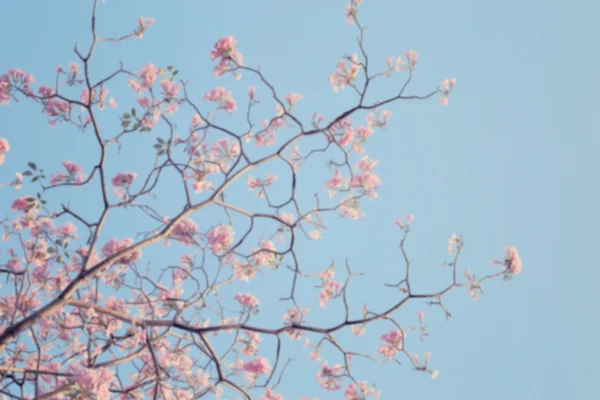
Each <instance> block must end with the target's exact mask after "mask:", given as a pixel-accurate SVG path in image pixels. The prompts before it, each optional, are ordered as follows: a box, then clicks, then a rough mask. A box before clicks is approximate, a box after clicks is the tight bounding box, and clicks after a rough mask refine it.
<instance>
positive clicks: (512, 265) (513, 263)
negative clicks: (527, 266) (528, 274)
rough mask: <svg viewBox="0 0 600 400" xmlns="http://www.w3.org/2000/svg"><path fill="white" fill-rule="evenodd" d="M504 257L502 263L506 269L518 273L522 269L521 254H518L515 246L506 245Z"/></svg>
mask: <svg viewBox="0 0 600 400" xmlns="http://www.w3.org/2000/svg"><path fill="white" fill-rule="evenodd" d="M505 250H506V257H505V258H504V265H506V267H507V270H508V271H510V272H511V273H513V274H516V275H518V274H520V273H521V271H522V270H523V262H522V261H521V256H519V252H518V251H517V248H516V247H513V246H506V247H505Z"/></svg>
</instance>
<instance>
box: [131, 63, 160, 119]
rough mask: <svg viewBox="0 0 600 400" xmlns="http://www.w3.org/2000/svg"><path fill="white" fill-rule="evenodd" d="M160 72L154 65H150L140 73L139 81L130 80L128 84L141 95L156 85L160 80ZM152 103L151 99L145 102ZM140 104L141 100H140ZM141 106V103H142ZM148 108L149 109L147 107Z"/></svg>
mask: <svg viewBox="0 0 600 400" xmlns="http://www.w3.org/2000/svg"><path fill="white" fill-rule="evenodd" d="M158 74H159V70H158V68H156V67H155V66H154V64H152V63H148V64H146V65H144V67H143V68H142V69H141V70H140V72H139V73H138V77H139V80H136V79H130V80H129V81H128V82H127V84H128V85H129V86H130V87H131V88H132V89H133V91H134V92H136V93H141V92H143V91H145V90H150V89H152V86H154V84H155V83H156V79H157V78H158ZM145 101H147V102H148V104H149V103H150V99H147V100H145ZM138 102H139V100H138ZM140 104H141V103H140ZM145 108H148V107H145Z"/></svg>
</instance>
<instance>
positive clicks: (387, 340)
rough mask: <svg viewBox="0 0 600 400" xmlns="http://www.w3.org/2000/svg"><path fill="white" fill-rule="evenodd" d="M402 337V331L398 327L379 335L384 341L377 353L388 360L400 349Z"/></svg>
mask: <svg viewBox="0 0 600 400" xmlns="http://www.w3.org/2000/svg"><path fill="white" fill-rule="evenodd" d="M403 338H404V336H403V334H402V331H401V330H399V329H395V330H391V331H389V332H387V333H385V334H383V335H381V340H383V341H384V344H382V345H381V346H379V350H378V351H379V353H381V354H383V356H384V357H385V358H387V359H388V360H391V359H392V358H393V357H394V355H395V354H396V353H397V352H398V351H400V350H402V340H403Z"/></svg>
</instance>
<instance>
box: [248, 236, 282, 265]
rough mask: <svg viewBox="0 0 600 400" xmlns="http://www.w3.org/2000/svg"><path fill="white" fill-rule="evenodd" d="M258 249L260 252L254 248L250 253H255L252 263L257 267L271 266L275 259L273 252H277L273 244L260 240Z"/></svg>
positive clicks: (275, 255)
mask: <svg viewBox="0 0 600 400" xmlns="http://www.w3.org/2000/svg"><path fill="white" fill-rule="evenodd" d="M260 247H261V248H260V250H259V249H256V248H254V249H252V252H253V253H255V254H254V256H253V260H254V263H255V264H256V265H258V266H267V265H272V264H273V263H274V262H275V260H276V258H277V254H276V253H273V252H274V251H277V249H276V248H275V244H273V242H272V241H270V240H266V241H265V240H261V242H260ZM262 250H269V251H262Z"/></svg>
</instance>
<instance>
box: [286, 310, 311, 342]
mask: <svg viewBox="0 0 600 400" xmlns="http://www.w3.org/2000/svg"><path fill="white" fill-rule="evenodd" d="M307 313H308V308H304V309H302V310H298V309H297V308H290V309H288V310H287V311H286V312H285V314H283V317H281V319H282V320H283V321H284V322H285V324H286V325H299V324H301V323H302V322H304V316H306V314H307ZM285 333H286V334H287V335H288V337H289V338H290V339H293V340H299V339H300V338H301V337H302V332H301V331H300V330H299V329H292V328H290V329H288V330H287V331H286V332H285Z"/></svg>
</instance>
